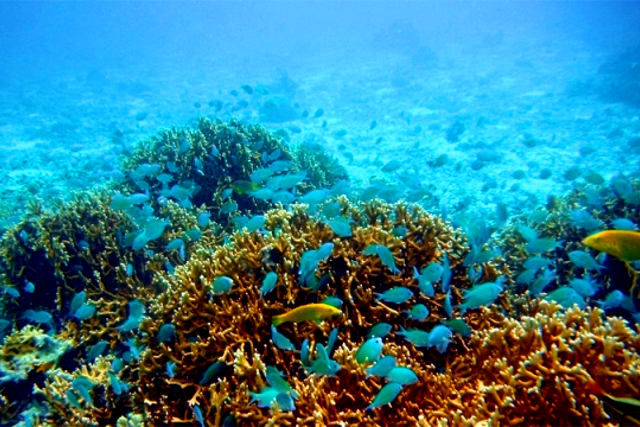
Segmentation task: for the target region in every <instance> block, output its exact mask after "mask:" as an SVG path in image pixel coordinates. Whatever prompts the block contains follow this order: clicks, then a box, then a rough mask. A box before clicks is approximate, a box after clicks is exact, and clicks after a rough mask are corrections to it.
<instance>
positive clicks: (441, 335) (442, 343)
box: [427, 325, 451, 354]
mask: <svg viewBox="0 0 640 427" xmlns="http://www.w3.org/2000/svg"><path fill="white" fill-rule="evenodd" d="M450 342H451V329H449V328H448V327H446V326H445V325H437V326H436V327H434V328H433V329H432V330H431V332H429V339H428V340H427V346H428V347H435V348H436V350H438V353H440V354H442V353H444V352H446V351H447V347H449V343H450Z"/></svg>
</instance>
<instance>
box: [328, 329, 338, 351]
mask: <svg viewBox="0 0 640 427" xmlns="http://www.w3.org/2000/svg"><path fill="white" fill-rule="evenodd" d="M337 339H338V328H333V329H332V330H331V332H330V333H329V339H328V340H327V354H331V352H332V351H333V347H334V346H335V345H336V340H337Z"/></svg>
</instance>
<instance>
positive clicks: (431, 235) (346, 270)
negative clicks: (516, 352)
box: [139, 198, 500, 424]
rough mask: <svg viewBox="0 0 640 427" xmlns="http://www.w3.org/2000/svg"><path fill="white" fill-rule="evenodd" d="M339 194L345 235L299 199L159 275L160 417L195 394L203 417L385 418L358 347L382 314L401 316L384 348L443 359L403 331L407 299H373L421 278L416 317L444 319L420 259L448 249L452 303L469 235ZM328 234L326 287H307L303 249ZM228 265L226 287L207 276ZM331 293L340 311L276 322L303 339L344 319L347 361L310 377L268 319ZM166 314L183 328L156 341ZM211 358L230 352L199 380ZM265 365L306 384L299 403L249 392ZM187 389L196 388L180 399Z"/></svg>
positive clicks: (154, 398) (144, 381)
mask: <svg viewBox="0 0 640 427" xmlns="http://www.w3.org/2000/svg"><path fill="white" fill-rule="evenodd" d="M340 205H341V213H342V215H344V216H349V217H351V219H352V221H353V235H352V237H350V238H340V237H339V236H338V235H336V234H335V233H334V232H333V231H332V230H331V228H330V227H329V226H328V225H326V224H325V223H323V222H322V221H319V220H317V219H314V218H313V217H310V216H309V214H308V213H307V212H306V211H305V210H304V206H299V205H294V206H293V210H292V211H285V210H272V211H269V212H267V213H266V214H265V216H266V225H265V228H266V232H264V233H255V232H254V233H247V232H242V233H236V234H234V235H233V236H232V238H231V240H230V243H229V244H228V245H223V246H219V247H216V248H202V249H201V250H198V251H196V253H195V254H194V255H193V256H192V259H191V260H190V261H189V262H188V263H187V264H186V265H185V266H182V267H178V268H177V269H176V273H175V275H174V276H168V275H163V278H162V279H161V280H163V281H166V284H165V285H164V286H163V287H164V288H166V289H167V291H166V292H165V293H163V294H162V295H160V296H159V297H158V298H157V299H156V304H154V306H153V307H152V311H153V312H154V314H153V316H151V317H150V318H149V319H147V320H145V321H144V322H143V325H142V328H143V329H144V330H145V331H146V332H147V336H148V339H147V341H146V343H147V344H148V352H145V354H144V357H143V359H142V360H141V364H140V373H139V375H140V380H139V384H140V389H141V392H142V397H143V400H144V402H145V405H146V410H147V412H148V414H149V415H150V417H151V419H153V420H154V422H155V423H168V422H173V421H177V420H189V419H192V418H193V413H192V408H193V407H194V406H195V405H198V408H199V409H200V410H201V411H202V413H203V414H204V415H205V417H209V418H214V416H215V419H220V417H222V418H225V417H233V418H235V419H236V420H237V421H238V422H241V423H257V424H262V423H266V422H268V421H269V422H272V423H287V424H296V423H303V422H308V421H310V420H314V421H315V422H318V423H323V424H324V423H331V422H336V421H346V422H349V421H352V422H353V421H355V420H360V421H361V422H366V421H367V420H368V421H370V422H372V421H375V420H377V421H380V420H382V419H384V418H380V412H373V413H368V412H367V413H366V412H365V408H366V407H367V405H368V404H369V403H370V402H371V400H372V399H373V396H374V395H375V394H376V393H377V391H378V390H379V388H380V381H379V380H377V379H374V378H369V379H367V378H366V374H365V371H364V369H363V367H361V366H359V365H358V364H357V363H356V362H355V360H354V355H355V351H356V350H357V348H358V347H359V345H360V344H361V343H362V342H363V340H364V339H365V337H366V334H367V332H368V330H369V329H370V328H371V326H373V325H374V324H376V323H378V322H382V321H385V322H389V323H391V324H393V325H396V326H395V330H394V332H393V335H392V337H391V339H390V340H385V344H384V349H385V352H390V353H391V354H394V355H396V357H397V358H398V360H399V361H402V362H405V363H406V364H407V365H408V366H411V367H413V368H415V370H416V372H424V370H425V369H432V371H433V369H435V368H427V367H428V366H437V367H439V368H438V369H440V368H442V367H444V366H445V360H446V359H443V358H442V357H440V355H439V353H436V352H434V351H426V352H423V351H422V350H420V349H418V348H416V347H414V346H413V345H411V344H408V343H407V341H405V340H404V338H402V337H400V336H399V335H398V334H397V332H399V329H398V325H400V326H404V327H407V328H409V327H413V326H418V322H417V321H414V320H409V319H407V318H406V316H405V315H404V314H403V313H402V311H403V308H409V307H410V304H409V303H405V304H404V305H396V306H395V307H392V306H391V305H390V304H387V303H382V302H381V301H379V300H376V299H375V297H374V292H382V291H383V290H385V289H387V288H390V287H393V286H405V287H407V288H411V289H414V291H415V295H416V296H415V298H414V299H413V302H420V303H423V304H425V305H426V306H427V307H428V308H429V311H430V312H431V317H430V318H429V319H428V320H427V322H426V323H425V324H424V325H421V326H420V327H422V328H426V329H431V328H432V327H433V326H435V325H437V324H438V320H444V319H446V318H447V315H446V313H445V308H443V304H444V299H445V297H446V295H445V294H444V293H441V292H439V293H438V294H437V295H435V296H434V297H433V298H429V297H426V296H425V295H423V294H422V293H420V292H418V290H417V284H416V280H415V279H414V278H413V266H418V267H423V266H425V265H427V264H429V263H430V262H434V261H438V260H439V259H441V258H442V257H443V256H447V257H448V260H449V263H450V265H451V270H452V276H453V277H452V279H451V295H452V298H453V299H454V303H455V302H459V301H460V298H461V289H463V288H466V287H469V286H470V285H471V283H470V281H469V279H468V277H467V276H466V271H465V269H464V267H463V266H462V260H463V259H464V256H465V255H466V253H467V251H468V248H467V247H466V244H465V240H464V238H463V236H462V235H461V234H460V233H459V232H456V231H454V230H453V229H451V228H450V227H449V226H447V225H446V224H445V223H443V222H441V221H440V220H439V219H437V218H433V217H431V216H429V215H428V214H426V213H425V212H424V211H422V210H421V209H420V208H419V207H417V206H407V205H404V204H397V205H387V204H383V203H381V202H372V203H367V204H363V205H351V204H350V203H349V202H348V201H347V200H346V199H344V198H342V199H340ZM398 227H406V229H407V232H406V234H405V235H404V237H396V236H394V235H393V234H392V230H394V229H396V228H398ZM327 242H331V243H332V244H333V247H332V252H331V255H330V256H328V257H327V258H326V260H323V261H321V262H319V264H318V265H317V267H316V269H315V270H314V273H313V274H314V276H315V277H316V278H317V279H319V280H320V286H319V289H318V290H317V291H315V290H314V289H313V288H309V287H307V286H302V285H301V284H300V283H299V281H300V279H301V276H300V274H299V269H301V267H300V265H301V263H302V262H301V258H302V257H303V255H302V254H303V253H306V252H305V251H309V250H313V249H316V248H318V247H320V246H321V245H323V244H325V243H327ZM372 243H375V244H377V245H380V246H384V247H386V248H388V249H389V250H390V251H391V253H392V254H393V257H394V258H395V264H396V265H397V268H398V274H394V273H393V271H392V270H391V269H390V268H388V266H387V265H386V263H384V262H383V260H382V259H381V258H379V257H371V256H367V255H365V254H363V251H365V249H366V248H367V247H368V246H369V245H371V244H372ZM269 271H275V272H277V274H278V284H277V285H276V287H275V289H274V290H273V291H272V292H271V293H270V294H268V295H266V296H264V297H261V295H260V287H261V283H262V280H263V278H264V277H265V275H266V274H267V272H269ZM482 271H483V272H484V273H483V280H493V279H495V278H496V277H497V276H498V275H499V274H500V272H498V271H497V270H496V269H495V268H494V267H493V265H492V264H491V263H486V264H483V265H482ZM221 276H227V277H229V278H231V279H232V280H233V287H232V288H231V290H230V291H229V292H228V293H224V294H221V295H213V294H212V293H211V288H210V286H211V283H212V282H213V281H214V280H215V279H216V278H217V277H221ZM328 296H336V297H338V298H340V300H341V301H343V305H342V307H341V310H342V311H343V316H341V317H338V318H331V319H327V320H326V321H324V322H323V323H322V324H319V325H318V324H313V323H300V324H285V325H282V326H281V327H280V328H279V329H280V332H281V333H282V334H284V335H286V336H287V337H289V338H290V339H291V340H292V341H293V344H294V345H295V346H296V348H300V345H301V343H302V342H303V340H305V339H308V340H309V342H310V343H311V345H312V346H315V345H318V343H323V342H326V340H327V338H326V337H327V336H328V335H329V331H330V330H331V328H333V327H337V328H338V336H337V339H338V342H339V343H340V344H339V348H337V349H336V350H335V355H334V356H333V357H334V359H335V361H337V363H339V364H340V365H341V366H342V369H341V370H340V371H339V372H338V373H337V374H336V376H335V377H330V378H324V377H323V378H318V377H315V376H305V375H304V374H303V372H304V369H303V366H302V364H301V362H299V361H297V360H292V358H291V354H290V353H288V352H285V351H283V350H280V349H278V348H277V347H276V346H275V345H274V344H273V343H272V342H271V339H270V338H271V332H270V326H271V319H272V317H273V316H275V315H277V314H280V313H282V312H284V311H286V310H288V309H290V308H292V307H295V306H299V305H301V304H305V303H310V302H320V301H322V300H323V299H324V298H326V297H328ZM469 315H471V314H469ZM166 323H171V324H172V325H174V327H175V331H176V338H175V340H173V341H172V342H169V343H167V342H163V343H160V342H158V341H157V340H156V339H155V336H156V335H157V331H158V330H159V328H160V327H161V326H162V325H163V324H166ZM454 341H455V342H456V343H457V345H455V346H454V347H452V348H451V349H450V350H449V353H448V354H456V353H458V352H459V351H463V349H464V346H463V345H462V344H461V342H460V341H458V339H454ZM215 362H221V363H223V364H224V365H225V369H224V370H222V371H221V372H220V373H219V374H218V375H217V376H216V380H215V381H211V383H209V382H207V381H204V382H203V381H202V380H201V378H203V375H204V372H205V371H206V370H207V367H209V366H211V365H212V364H213V363H215ZM167 363H175V375H174V376H173V378H168V376H167V370H166V366H167ZM265 365H270V366H276V367H277V368H278V369H280V370H282V371H283V372H284V373H285V377H286V378H288V380H289V381H290V382H291V384H292V386H293V387H294V388H295V389H296V390H297V391H298V393H299V394H300V399H299V400H297V401H296V408H297V409H296V411H295V412H294V413H290V412H282V411H275V412H270V411H268V410H265V409H259V408H258V406H257V405H256V404H255V403H253V402H251V401H250V395H249V392H250V391H251V392H257V391H258V390H259V389H260V388H261V387H263V386H264V385H265V380H264V378H263V372H264V366H265ZM412 387H413V386H412ZM185 395H186V396H189V398H188V399H184V398H181V397H182V396H185ZM329 403H331V404H329ZM318 406H319V407H318ZM382 413H386V412H385V411H384V410H383V411H382ZM399 413H401V412H399Z"/></svg>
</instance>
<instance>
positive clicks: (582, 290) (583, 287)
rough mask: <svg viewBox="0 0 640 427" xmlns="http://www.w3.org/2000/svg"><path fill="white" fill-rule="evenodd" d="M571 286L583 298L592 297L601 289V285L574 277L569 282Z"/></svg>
mask: <svg viewBox="0 0 640 427" xmlns="http://www.w3.org/2000/svg"><path fill="white" fill-rule="evenodd" d="M569 286H571V287H572V288H573V289H575V291H576V292H577V293H579V294H580V295H581V296H582V297H584V298H587V297H592V296H593V295H594V294H595V293H596V292H597V290H598V288H599V287H600V286H599V284H598V283H597V282H595V281H593V280H591V279H589V278H587V279H579V278H577V277H574V278H573V279H571V281H570V282H569Z"/></svg>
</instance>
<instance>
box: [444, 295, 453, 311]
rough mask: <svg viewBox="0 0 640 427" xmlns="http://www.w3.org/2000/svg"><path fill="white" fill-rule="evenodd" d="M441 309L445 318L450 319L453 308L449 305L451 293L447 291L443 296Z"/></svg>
mask: <svg viewBox="0 0 640 427" xmlns="http://www.w3.org/2000/svg"><path fill="white" fill-rule="evenodd" d="M442 308H443V309H444V312H445V314H446V315H447V317H451V316H452V315H453V306H452V305H451V292H449V291H447V295H445V297H444V301H443V303H442Z"/></svg>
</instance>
